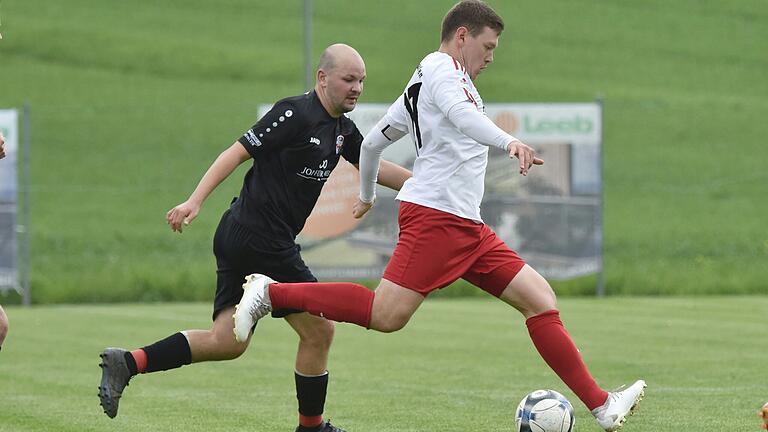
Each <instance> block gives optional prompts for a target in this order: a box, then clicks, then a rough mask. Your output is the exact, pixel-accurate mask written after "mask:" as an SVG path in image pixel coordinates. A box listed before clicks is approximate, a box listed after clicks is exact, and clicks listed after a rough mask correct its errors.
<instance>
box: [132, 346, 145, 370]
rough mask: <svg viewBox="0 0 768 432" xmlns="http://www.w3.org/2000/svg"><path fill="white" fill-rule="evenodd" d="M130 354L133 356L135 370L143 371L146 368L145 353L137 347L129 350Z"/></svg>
mask: <svg viewBox="0 0 768 432" xmlns="http://www.w3.org/2000/svg"><path fill="white" fill-rule="evenodd" d="M131 355H132V356H133V361H135V362H136V370H137V371H138V373H144V372H145V371H146V370H147V353H145V352H144V350H143V349H141V348H139V349H137V350H133V351H131Z"/></svg>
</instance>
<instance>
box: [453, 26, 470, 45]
mask: <svg viewBox="0 0 768 432" xmlns="http://www.w3.org/2000/svg"><path fill="white" fill-rule="evenodd" d="M468 36H469V29H468V28H466V27H464V26H460V27H459V28H457V29H456V42H458V43H459V45H464V44H465V43H466V42H467V37H468Z"/></svg>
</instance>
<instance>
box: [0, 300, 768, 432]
mask: <svg viewBox="0 0 768 432" xmlns="http://www.w3.org/2000/svg"><path fill="white" fill-rule="evenodd" d="M560 307H561V310H562V316H563V320H564V322H565V324H566V326H567V327H568V329H569V331H570V332H571V335H572V336H573V338H574V340H575V341H576V343H577V345H578V346H579V348H580V350H581V352H582V355H583V356H584V358H585V360H586V362H587V364H588V365H589V367H590V369H591V371H592V372H593V374H594V375H595V377H596V378H597V380H598V382H599V383H600V384H601V385H603V386H604V387H606V388H612V387H614V386H618V385H620V384H623V383H630V382H631V381H632V380H634V379H636V378H644V379H645V380H646V381H647V382H648V386H649V387H648V389H647V393H646V398H645V400H644V401H643V403H642V404H641V407H640V410H639V412H638V413H637V414H636V415H635V416H633V417H632V418H631V419H630V421H629V422H628V423H627V425H626V426H625V428H624V429H623V431H626V432H664V431H693V430H707V431H750V430H755V431H757V430H759V429H758V419H757V416H756V414H755V413H756V411H757V409H758V408H759V407H760V406H761V405H762V404H763V403H764V402H765V401H766V400H768V392H766V385H765V379H764V378H765V344H764V343H763V341H764V340H765V336H766V327H765V316H766V315H767V314H768V297H709V298H671V299H656V298H611V299H603V300H595V299H575V298H569V299H564V300H561V302H560ZM209 314H210V306H209V305H207V304H201V303H195V304H155V305H113V306H50V307H34V308H31V309H22V308H19V307H10V308H8V315H9V317H10V320H11V332H10V334H9V338H8V339H7V341H6V343H5V346H4V347H3V351H2V352H0V431H3V432H6V431H7V432H11V431H12V432H26V431H56V432H65V431H72V432H75V431H76V432H83V431H104V430H147V431H184V432H194V431H206V432H209V431H292V430H293V428H294V427H295V423H296V418H295V411H296V402H295V397H294V389H293V375H292V371H293V359H294V354H295V350H296V337H295V335H294V334H293V333H292V332H291V330H290V329H289V327H288V326H287V325H286V324H285V323H283V322H280V321H277V320H271V319H268V320H266V321H265V322H263V323H261V324H260V325H259V326H258V330H257V335H256V337H255V339H254V343H253V344H252V345H251V347H250V348H249V350H248V352H246V354H245V355H244V356H243V357H241V358H240V359H237V360H234V361H230V362H223V363H203V364H196V365H191V366H186V367H184V368H181V369H178V370H174V371H169V372H164V373H156V374H150V375H142V376H139V377H137V378H134V380H133V381H132V382H131V385H130V386H129V387H128V388H127V389H126V391H125V393H124V398H123V399H122V401H121V404H120V412H119V415H118V417H117V418H116V419H114V420H111V419H109V418H107V417H106V416H105V415H104V414H103V413H102V412H101V409H100V407H99V404H98V397H97V396H96V394H97V389H96V388H97V386H98V382H99V378H100V369H99V367H98V366H97V364H98V361H99V358H98V354H99V352H100V351H101V350H102V349H103V348H104V347H106V346H123V347H126V348H135V347H138V346H143V345H146V344H148V343H151V342H154V341H155V340H157V339H160V338H163V337H165V336H167V335H169V334H171V333H173V332H175V331H178V330H181V329H187V328H207V326H208V325H209V321H208V320H209ZM330 371H331V382H330V392H329V400H328V403H327V404H326V414H327V415H328V416H329V417H330V418H331V419H332V420H333V422H334V423H336V424H338V425H339V426H342V427H344V428H345V429H348V430H350V431H353V432H402V431H411V432H417V431H418V432H424V431H441V432H449V431H457V432H458V431H465V430H471V431H499V432H503V431H504V432H506V431H512V424H513V416H514V409H515V407H516V406H517V403H518V402H519V400H520V399H521V398H522V397H523V396H524V395H525V394H526V393H528V392H529V391H532V390H534V389H537V388H552V389H556V390H558V391H560V392H562V393H564V394H565V395H566V396H567V397H568V398H569V399H570V400H571V402H573V405H574V407H575V408H576V430H577V431H579V432H598V431H599V430H600V429H599V428H598V427H597V426H596V424H595V423H594V421H593V420H592V419H591V417H590V416H589V414H588V413H587V410H586V408H584V407H583V406H582V405H581V404H580V403H579V401H578V400H577V399H576V397H575V396H574V395H573V393H571V392H570V391H569V390H567V389H566V387H565V386H564V385H563V384H562V383H561V382H560V381H559V380H558V379H557V378H556V377H555V376H554V374H553V373H552V372H551V371H550V370H549V368H547V366H546V365H545V364H544V362H543V361H542V360H541V359H540V357H539V356H538V354H537V353H536V352H535V350H534V348H533V346H532V344H531V342H530V340H529V338H528V335H527V332H526V330H525V326H524V324H523V320H522V317H521V316H520V315H519V314H517V313H516V312H514V311H513V310H511V309H510V308H509V307H507V306H505V305H503V304H502V303H500V302H498V301H493V300H489V299H463V300H455V299H454V300H433V301H428V302H426V303H425V304H424V305H423V307H422V309H421V310H420V311H419V312H418V313H417V314H416V316H415V317H414V319H413V320H412V322H411V323H410V324H409V325H408V326H407V327H406V329H404V330H403V331H401V332H398V333H394V334H389V335H387V334H380V333H375V332H370V331H365V330H363V329H360V328H357V327H355V326H352V325H348V324H339V325H338V326H337V332H336V340H335V343H334V347H333V349H332V353H331V360H330Z"/></svg>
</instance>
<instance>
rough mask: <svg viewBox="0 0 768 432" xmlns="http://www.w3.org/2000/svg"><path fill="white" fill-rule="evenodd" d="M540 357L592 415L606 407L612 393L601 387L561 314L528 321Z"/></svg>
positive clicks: (550, 313) (555, 312)
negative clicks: (566, 328) (567, 329)
mask: <svg viewBox="0 0 768 432" xmlns="http://www.w3.org/2000/svg"><path fill="white" fill-rule="evenodd" d="M525 325H527V326H528V333H529V334H530V335H531V339H532V340H533V344H534V345H535V346H536V349H537V350H539V354H541V357H542V358H543V359H544V361H545V362H547V364H548V365H549V367H551V368H552V370H553V371H555V373H556V374H557V376H559V377H560V379H562V380H563V382H564V383H565V384H566V385H567V386H568V388H570V389H571V390H572V391H573V392H574V393H576V396H578V397H579V399H581V401H582V402H584V405H586V406H587V408H589V410H590V411H592V410H593V409H595V408H597V407H599V406H600V405H602V404H604V403H605V400H606V399H607V398H608V393H607V392H606V391H605V390H603V389H601V388H600V386H598V385H597V383H596V382H595V380H594V378H592V375H590V374H589V370H587V366H586V365H585V364H584V361H582V359H581V354H579V351H578V349H576V345H574V343H573V340H571V337H570V336H569V335H568V332H567V331H566V330H565V327H563V323H562V321H560V312H558V311H557V310H554V309H553V310H550V311H547V312H544V313H542V314H539V315H536V316H532V317H530V318H528V319H527V320H526V321H525Z"/></svg>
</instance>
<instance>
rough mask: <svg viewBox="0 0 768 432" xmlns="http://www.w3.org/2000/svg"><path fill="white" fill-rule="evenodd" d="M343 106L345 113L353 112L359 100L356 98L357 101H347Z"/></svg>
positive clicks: (348, 99)
mask: <svg viewBox="0 0 768 432" xmlns="http://www.w3.org/2000/svg"><path fill="white" fill-rule="evenodd" d="M343 106H344V112H350V111H352V110H353V109H355V107H356V106H357V98H355V99H350V98H347V99H345V100H344V105H343Z"/></svg>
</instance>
